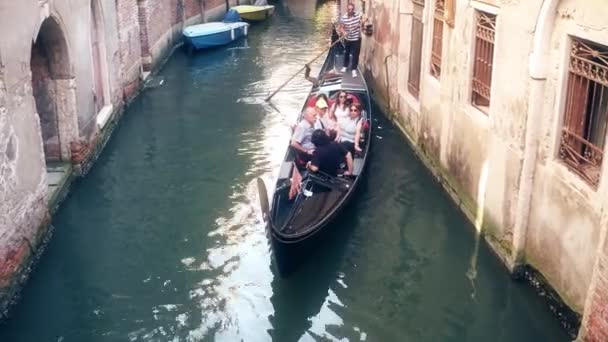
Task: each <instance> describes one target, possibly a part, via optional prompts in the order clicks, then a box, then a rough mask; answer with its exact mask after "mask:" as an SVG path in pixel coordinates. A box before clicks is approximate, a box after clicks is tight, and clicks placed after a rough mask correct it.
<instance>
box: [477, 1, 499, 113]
mask: <svg viewBox="0 0 608 342" xmlns="http://www.w3.org/2000/svg"><path fill="white" fill-rule="evenodd" d="M495 35H496V15H493V14H489V13H485V12H482V11H477V21H476V24H475V59H474V65H473V87H472V88H473V91H472V97H471V101H472V103H473V105H474V106H475V107H477V108H479V109H481V110H482V111H484V112H487V109H488V107H489V106H490V90H491V89H492V67H493V63H494V37H495Z"/></svg>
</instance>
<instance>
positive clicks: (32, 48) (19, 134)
mask: <svg viewBox="0 0 608 342" xmlns="http://www.w3.org/2000/svg"><path fill="white" fill-rule="evenodd" d="M229 2H230V3H229ZM238 2H239V0H230V1H227V0H114V1H102V0H87V1H69V0H23V1H3V2H2V4H0V30H1V31H2V32H4V34H3V35H2V38H0V318H1V317H2V313H3V312H4V311H5V309H6V308H7V306H8V304H9V303H10V301H11V300H12V299H13V298H14V297H15V295H16V293H17V291H18V289H19V285H20V283H21V282H22V281H23V279H25V278H26V273H27V269H28V266H29V265H30V263H31V261H32V259H33V257H34V255H35V254H36V253H37V252H38V251H39V249H40V246H41V241H42V240H43V239H44V238H45V237H46V236H47V228H48V226H49V221H50V210H51V209H52V208H50V207H49V203H50V202H54V201H53V200H52V198H51V197H53V196H55V192H54V189H56V188H57V186H58V185H57V179H56V175H57V174H59V176H60V178H62V177H63V178H65V177H66V174H67V178H69V175H70V174H72V172H76V173H79V174H82V173H84V172H86V169H87V168H88V167H89V166H90V164H91V162H92V161H93V160H94V157H95V155H96V154H98V153H99V151H100V150H101V148H102V147H103V144H104V143H105V141H106V140H107V138H108V136H109V134H110V133H111V128H112V127H113V125H114V123H115V122H116V121H117V119H118V118H119V116H120V113H121V112H122V110H123V108H124V106H125V105H126V104H127V103H128V102H129V101H130V100H131V99H132V98H133V97H134V96H135V95H136V94H137V92H138V90H139V89H140V87H141V84H142V81H143V80H144V79H145V78H146V77H147V75H148V74H149V73H150V72H152V71H154V70H155V68H157V67H158V66H159V65H160V64H161V63H162V61H163V60H164V59H165V58H166V57H167V56H168V54H169V53H170V51H171V49H172V48H173V47H174V46H175V45H176V43H177V42H178V40H179V35H180V33H181V29H182V28H183V27H184V26H185V25H189V24H191V23H196V22H201V21H206V20H215V19H217V18H219V17H221V16H222V15H223V14H224V13H225V11H226V6H227V5H228V4H229V5H234V4H236V3H238ZM240 3H248V1H246V0H241V1H240ZM57 170H61V172H58V171H57ZM63 178H62V179H63Z"/></svg>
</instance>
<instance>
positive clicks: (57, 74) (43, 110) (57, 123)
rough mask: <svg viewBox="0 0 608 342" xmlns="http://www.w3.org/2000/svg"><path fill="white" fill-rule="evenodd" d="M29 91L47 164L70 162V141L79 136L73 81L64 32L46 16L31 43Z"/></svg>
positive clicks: (53, 19) (55, 22) (54, 20)
mask: <svg viewBox="0 0 608 342" xmlns="http://www.w3.org/2000/svg"><path fill="white" fill-rule="evenodd" d="M30 68H31V72H32V93H33V95H34V100H35V103H36V111H37V112H38V115H39V117H40V128H41V135H42V142H43V147H44V155H45V159H46V161H47V163H49V162H59V161H69V159H70V146H69V144H70V142H71V141H75V140H76V137H77V136H78V121H77V116H76V95H75V87H76V86H75V80H74V76H73V75H72V72H71V68H70V57H69V54H68V47H67V43H66V40H65V37H64V34H63V32H62V30H61V27H60V26H59V24H58V22H57V20H56V19H55V18H53V17H49V18H47V19H45V20H44V22H43V23H42V25H41V26H40V30H39V33H38V36H37V37H36V39H35V40H34V43H33V44H32V51H31V59H30Z"/></svg>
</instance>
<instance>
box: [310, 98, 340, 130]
mask: <svg viewBox="0 0 608 342" xmlns="http://www.w3.org/2000/svg"><path fill="white" fill-rule="evenodd" d="M328 107H329V106H328V105H327V102H326V101H325V100H324V99H323V98H320V99H318V100H317V103H316V104H315V107H314V108H315V111H316V113H317V121H316V122H315V129H322V130H325V133H327V135H328V136H329V138H330V139H331V140H336V138H337V136H338V120H336V117H335V116H333V114H330V113H329V108H328Z"/></svg>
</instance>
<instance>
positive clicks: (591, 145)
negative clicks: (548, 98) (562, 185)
mask: <svg viewBox="0 0 608 342" xmlns="http://www.w3.org/2000/svg"><path fill="white" fill-rule="evenodd" d="M568 71H569V72H568V88H567V93H566V108H565V113H564V122H563V127H562V135H561V140H560V146H559V158H560V159H561V160H562V161H563V162H564V163H565V164H566V165H568V166H569V167H570V169H571V170H573V171H574V172H576V173H578V174H579V175H580V176H581V177H582V178H583V179H584V180H586V181H587V182H588V183H589V184H591V185H593V186H595V187H596V186H597V185H598V183H599V180H600V169H601V165H602V157H603V154H604V153H603V151H604V144H605V141H606V118H607V116H608V48H607V47H605V46H601V45H598V44H594V43H592V42H589V41H586V40H582V39H576V38H575V39H574V41H573V42H572V48H571V49H570V63H569V67H568Z"/></svg>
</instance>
